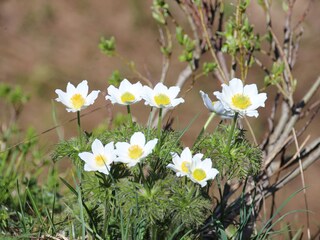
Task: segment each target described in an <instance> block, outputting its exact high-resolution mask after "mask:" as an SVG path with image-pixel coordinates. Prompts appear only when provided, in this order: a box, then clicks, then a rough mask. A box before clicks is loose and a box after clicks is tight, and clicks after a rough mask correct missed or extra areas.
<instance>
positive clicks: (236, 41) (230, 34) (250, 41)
mask: <svg viewBox="0 0 320 240" xmlns="http://www.w3.org/2000/svg"><path fill="white" fill-rule="evenodd" d="M236 29H237V24H236V22H235V19H234V18H230V20H229V21H228V22H227V24H226V30H225V31H224V32H222V33H220V34H221V35H222V36H224V37H225V39H226V41H225V42H224V44H223V46H222V49H221V50H222V51H223V52H225V53H229V54H231V55H232V56H235V55H236V53H237V52H239V51H240V48H239V47H240V46H242V47H243V48H244V50H245V51H246V52H247V53H249V52H253V51H257V50H259V49H260V37H259V35H257V34H255V33H254V28H253V25H251V24H250V23H249V20H248V18H247V17H245V18H244V20H243V22H242V25H241V29H239V31H237V33H238V34H240V36H236V35H235V34H234V33H235V31H236Z"/></svg>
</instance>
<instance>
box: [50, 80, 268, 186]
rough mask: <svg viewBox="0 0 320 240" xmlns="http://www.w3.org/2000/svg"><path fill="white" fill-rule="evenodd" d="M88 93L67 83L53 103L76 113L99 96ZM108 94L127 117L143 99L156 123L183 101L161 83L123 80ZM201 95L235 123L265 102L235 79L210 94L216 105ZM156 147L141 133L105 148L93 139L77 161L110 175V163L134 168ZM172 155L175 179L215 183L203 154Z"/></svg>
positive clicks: (254, 113)
mask: <svg viewBox="0 0 320 240" xmlns="http://www.w3.org/2000/svg"><path fill="white" fill-rule="evenodd" d="M88 90H89V88H88V83H87V81H86V80H83V81H82V82H81V83H80V84H78V86H77V87H75V86H74V85H72V84H71V83H68V85H67V89H66V92H63V91H62V90H60V89H57V90H56V93H57V94H58V98H57V99H56V100H57V101H58V102H62V103H63V104H64V105H66V106H67V111H69V112H79V111H80V110H82V109H84V108H86V107H87V106H89V105H91V104H93V103H94V101H95V100H96V98H97V97H98V94H99V92H100V91H98V90H95V91H92V92H91V93H90V94H89V95H88ZM107 92H108V95H107V96H106V100H110V101H111V103H112V104H115V103H117V104H120V105H126V106H127V107H128V113H130V111H129V110H130V107H129V105H131V104H134V103H137V102H139V101H141V100H142V99H143V100H145V105H149V106H151V107H155V108H160V115H159V119H161V109H162V108H173V107H175V106H177V105H179V104H180V103H183V102H184V99H182V98H177V96H178V94H179V92H180V88H179V87H176V86H173V87H170V88H168V87H166V86H165V85H163V84H162V83H158V84H157V85H156V86H155V87H154V88H153V89H152V88H150V87H148V86H142V84H141V83H140V82H137V83H135V84H131V83H130V82H129V81H128V80H127V79H124V80H123V81H122V82H121V83H120V86H119V88H116V87H115V86H112V85H111V86H109V87H108V89H107ZM200 94H201V97H202V99H203V102H204V105H205V106H206V107H207V108H208V109H209V110H210V111H211V112H215V113H216V114H218V115H220V116H221V117H222V118H235V119H236V117H237V116H240V117H243V116H245V115H247V116H250V117H252V116H254V117H257V116H258V115H259V114H258V111H257V110H256V109H257V108H258V107H264V103H265V101H266V99H267V95H266V93H260V94H259V93H258V89H257V86H256V85H255V84H251V85H245V86H244V85H243V82H242V81H241V80H240V79H237V78H234V79H232V80H231V81H230V82H229V85H226V84H222V92H218V91H216V92H214V93H213V94H214V95H215V96H216V97H217V99H218V101H216V102H212V101H211V99H210V98H209V96H208V94H206V93H204V92H203V91H200ZM78 117H79V116H78ZM79 121H80V120H79ZM159 126H160V127H159ZM158 127H159V129H158V131H159V133H161V132H160V129H161V124H159V125H158ZM160 137H161V134H159V139H160ZM230 139H231V138H230ZM157 143H158V139H157V138H155V139H153V140H151V141H148V142H146V138H145V136H144V134H143V133H142V132H136V133H134V134H133V135H132V136H131V138H130V142H117V143H115V144H114V143H113V142H110V143H108V144H106V145H105V146H104V145H103V144H102V143H101V141H100V140H98V139H95V140H94V142H93V143H92V145H91V150H92V152H82V153H79V157H80V158H81V159H82V160H83V161H84V162H85V165H84V170H85V171H99V172H102V173H104V174H109V173H110V168H111V164H113V163H123V164H126V165H127V167H134V166H135V165H136V164H138V163H140V162H141V161H142V160H143V159H145V158H146V157H147V156H148V155H149V154H150V153H151V152H152V151H153V149H154V148H155V146H156V145H157ZM171 155H172V161H173V164H168V165H167V167H168V168H169V169H172V170H173V171H175V172H176V175H177V176H178V177H183V176H186V177H188V178H189V179H190V180H191V181H193V182H195V183H198V184H200V185H201V187H204V186H206V185H207V182H208V180H212V179H214V178H215V177H216V175H217V174H218V173H219V172H218V170H217V169H215V168H212V160H211V159H210V158H206V159H204V160H202V157H203V154H201V153H197V154H195V155H194V156H192V153H191V151H190V149H189V148H188V147H187V148H185V149H184V150H183V151H182V153H181V156H179V155H178V154H177V153H171Z"/></svg>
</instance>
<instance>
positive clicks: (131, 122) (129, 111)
mask: <svg viewBox="0 0 320 240" xmlns="http://www.w3.org/2000/svg"><path fill="white" fill-rule="evenodd" d="M127 111H128V115H129V118H130V125H131V126H133V121H132V114H131V109H130V105H127Z"/></svg>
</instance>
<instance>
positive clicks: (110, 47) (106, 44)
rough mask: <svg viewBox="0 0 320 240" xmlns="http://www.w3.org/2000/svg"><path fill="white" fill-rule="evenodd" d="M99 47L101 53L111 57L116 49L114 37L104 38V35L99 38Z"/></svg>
mask: <svg viewBox="0 0 320 240" xmlns="http://www.w3.org/2000/svg"><path fill="white" fill-rule="evenodd" d="M99 49H100V50H101V52H102V53H103V54H106V55H107V56H109V57H111V56H113V55H114V54H115V50H116V40H115V38H114V37H111V38H110V39H105V38H104V37H101V38H100V43H99Z"/></svg>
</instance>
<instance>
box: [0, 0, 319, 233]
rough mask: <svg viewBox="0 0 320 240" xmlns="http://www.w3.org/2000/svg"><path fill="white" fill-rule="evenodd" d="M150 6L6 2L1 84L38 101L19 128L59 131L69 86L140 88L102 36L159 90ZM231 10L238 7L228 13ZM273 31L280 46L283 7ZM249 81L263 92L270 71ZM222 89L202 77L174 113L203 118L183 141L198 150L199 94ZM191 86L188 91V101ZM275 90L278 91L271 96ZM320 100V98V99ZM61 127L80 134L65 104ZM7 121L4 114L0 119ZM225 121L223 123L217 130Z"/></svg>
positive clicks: (104, 112)
mask: <svg viewBox="0 0 320 240" xmlns="http://www.w3.org/2000/svg"><path fill="white" fill-rule="evenodd" d="M169 2H170V5H172V7H173V9H175V12H174V13H175V14H177V16H179V17H180V20H181V21H182V23H183V21H185V22H186V20H183V19H181V16H182V13H181V12H180V10H179V8H178V7H177V6H175V3H174V1H169ZM251 2H252V3H251V6H250V8H249V10H248V16H249V19H250V20H251V22H252V23H253V24H254V25H255V26H256V31H258V32H260V33H262V34H263V33H265V18H264V14H263V11H262V10H261V9H260V7H259V6H258V5H257V4H256V1H251ZM307 2H308V1H307V0H300V1H297V4H296V7H295V15H294V19H295V21H297V20H298V19H299V17H300V16H301V14H302V12H303V11H304V9H305V7H306V4H307ZM150 7H151V1H143V0H121V1H113V0H104V1H101V0H100V1H98V0H77V1H62V0H55V1H47V0H28V1H21V0H2V1H1V2H0V34H1V38H0V73H1V74H0V81H1V82H7V83H10V84H19V85H21V86H22V88H23V89H24V91H25V92H26V93H29V94H30V95H31V101H30V102H29V103H28V104H27V106H26V107H25V109H24V111H23V113H22V116H21V118H20V123H21V125H22V127H23V128H27V127H28V126H34V127H35V128H36V130H37V131H38V132H39V133H41V132H42V131H44V130H46V129H49V128H50V127H52V126H53V125H54V122H53V120H52V103H51V100H53V99H55V98H56V94H55V93H54V90H55V89H57V88H60V89H62V90H65V87H66V84H67V82H68V81H70V82H72V83H73V84H78V83H79V82H80V81H82V80H83V79H87V80H88V81H89V87H90V89H91V90H94V89H100V90H102V91H103V92H104V93H103V94H105V91H106V88H107V86H108V84H107V79H108V77H110V75H111V73H112V72H113V71H114V70H115V69H118V70H119V71H120V72H121V74H122V76H124V77H126V78H128V79H129V80H131V81H132V82H135V81H138V80H140V79H138V78H137V76H136V75H135V74H133V73H132V72H131V71H130V70H129V68H128V67H127V66H126V65H125V64H124V63H123V62H121V61H120V60H119V59H117V58H109V57H106V56H104V55H103V54H102V53H100V50H99V49H98V43H99V39H100V37H101V36H105V37H110V36H115V38H116V48H117V51H118V52H120V53H121V54H122V55H124V56H126V57H127V58H128V60H133V61H135V63H136V66H137V69H138V70H139V71H140V72H141V73H142V74H143V75H145V76H147V77H148V78H149V79H150V80H151V81H152V82H153V83H157V82H158V80H159V78H160V74H161V67H162V59H161V53H160V49H159V44H158V38H159V32H158V29H157V25H156V23H155V21H153V19H152V17H151V11H150ZM229 8H230V9H231V10H232V8H233V6H232V1H231V4H230V6H229ZM319 14H320V2H319V1H313V4H312V7H311V8H310V12H309V13H308V16H307V18H306V21H305V23H304V27H305V31H304V36H303V39H302V41H301V44H300V51H299V55H298V59H297V64H296V66H295V68H294V71H293V73H294V77H295V78H296V79H297V80H298V91H297V92H296V95H295V99H300V98H301V97H302V96H303V94H304V93H305V90H306V89H307V88H308V87H309V86H310V85H311V84H312V82H313V81H314V80H315V79H316V78H317V76H319V75H320V64H319V59H320V50H319V49H320V19H319ZM272 18H273V25H274V28H275V30H276V33H277V34H278V35H279V39H280V40H282V39H283V35H282V32H283V22H284V18H285V15H284V12H283V10H282V8H281V3H280V1H273V12H272ZM178 54H179V48H178V50H177V51H176V53H174V54H173V56H172V62H171V67H170V69H169V73H168V78H167V79H168V82H167V84H168V85H172V84H174V83H175V81H176V80H177V78H178V75H179V73H180V71H181V70H182V69H183V68H184V67H185V65H184V64H183V63H180V62H179V61H178V60H177V57H178ZM249 81H251V82H256V83H258V85H259V86H260V87H261V86H262V83H263V72H262V71H261V70H260V69H258V68H257V69H254V70H251V71H250V72H249ZM219 85H220V84H219V83H218V82H217V81H216V80H215V79H213V78H212V77H208V78H203V79H200V80H199V81H197V82H196V84H195V86H194V89H193V90H192V91H191V92H189V93H188V94H187V95H185V100H186V103H184V104H182V105H181V106H179V107H178V108H177V109H176V110H175V111H174V116H175V121H174V126H175V128H177V129H182V128H184V127H185V126H186V125H187V124H188V123H189V122H190V121H191V119H192V118H193V117H194V116H195V115H196V114H198V113H200V116H199V118H198V119H197V120H196V123H195V124H194V125H193V126H192V128H191V129H190V130H189V131H188V132H187V134H186V136H185V138H184V142H185V143H186V145H188V144H191V143H192V141H193V140H194V138H195V137H196V135H197V134H198V132H199V131H200V129H201V127H202V126H203V124H204V122H205V121H206V119H207V117H208V112H207V111H206V109H205V108H204V106H203V105H202V100H201V98H200V96H199V94H198V92H199V90H200V89H202V90H204V91H206V92H208V93H210V94H211V93H212V92H213V91H215V90H220V87H219ZM189 86H190V83H187V84H186V87H185V88H184V89H182V95H184V94H185V90H186V89H187V88H188V87H189ZM272 90H274V89H271V91H272ZM103 94H100V96H99V100H98V101H97V103H96V104H95V105H94V106H91V107H90V108H88V109H87V110H86V111H84V112H90V110H92V109H94V108H97V107H99V106H104V105H106V101H105V100H104V97H103ZM316 97H317V98H318V99H319V91H318V93H317V96H316ZM55 106H56V109H57V114H58V118H59V122H60V123H64V126H63V131H64V133H65V137H66V138H69V137H71V136H72V135H74V134H75V132H76V128H75V122H73V123H65V122H66V121H68V120H70V119H72V118H73V117H75V116H74V115H73V114H71V113H67V112H66V111H65V108H64V107H63V106H62V105H60V104H55ZM269 108H270V104H268V103H267V106H266V108H265V109H260V111H259V112H260V113H261V116H260V117H259V118H258V119H250V122H251V124H252V125H253V127H254V130H255V131H256V132H257V134H258V138H259V139H261V138H262V136H263V134H264V132H265V128H266V126H267V125H266V122H267V121H266V117H267V116H268V115H269V114H268V109H269ZM117 111H122V112H124V111H125V109H123V108H119V107H114V108H112V107H111V106H107V107H103V108H101V109H100V110H98V111H95V112H93V113H91V114H89V115H87V116H86V117H84V118H83V119H82V122H83V128H84V129H85V130H87V131H91V130H92V129H93V128H94V127H96V126H97V125H98V124H100V123H101V122H103V121H106V119H107V118H109V117H110V114H111V112H113V113H116V112H117ZM1 114H2V113H1ZM133 114H134V116H135V117H136V118H137V119H138V121H140V122H141V123H145V122H146V119H147V117H148V114H149V111H148V110H147V109H146V108H144V106H143V104H142V103H139V104H138V105H136V106H134V107H133ZM319 120H320V119H319V116H318V117H317V119H316V120H315V121H314V122H313V123H312V125H311V126H310V129H311V130H309V131H308V132H307V133H306V134H304V135H303V136H301V138H300V139H299V141H300V142H302V141H303V140H304V139H305V138H306V136H307V135H308V134H311V140H312V139H314V138H315V137H316V136H318V135H319V133H320V131H319ZM217 122H218V120H216V121H215V122H214V123H213V125H215V124H216V123H217ZM40 139H41V142H42V143H43V144H44V146H46V147H48V149H50V148H52V147H53V145H54V144H55V143H56V142H57V141H58V138H57V133H56V131H51V132H49V133H46V134H43V135H41V137H40ZM319 173H320V165H319V162H316V163H315V164H314V165H313V166H311V167H310V168H309V169H308V170H307V171H306V172H305V177H306V184H307V185H308V186H309V188H308V189H307V192H308V200H309V204H310V210H311V211H313V212H314V213H313V214H311V222H312V230H313V231H316V229H318V226H319V224H320V216H319V212H320V206H319V204H318V203H317V201H318V199H319V198H320V187H319V183H318V182H317V180H318V179H317V177H318V176H319ZM300 187H301V180H300V178H297V179H296V180H295V181H293V182H292V183H290V184H289V185H288V186H287V187H286V188H285V190H284V191H281V192H280V193H279V194H278V201H279V202H281V201H283V200H284V199H285V198H286V197H288V196H289V195H290V194H291V193H292V192H293V191H294V190H297V189H298V188H300ZM304 208H305V205H304V201H303V197H302V195H301V194H300V195H298V196H297V197H296V198H295V199H294V201H292V202H291V203H290V204H289V205H288V207H287V208H286V211H288V210H292V209H304ZM290 220H291V222H292V223H293V224H295V225H297V226H301V224H303V225H306V222H305V219H304V214H301V213H300V214H293V215H291V217H290Z"/></svg>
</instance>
